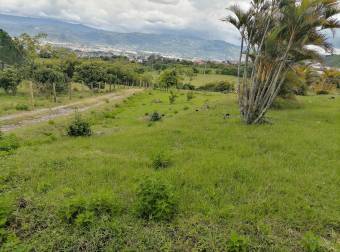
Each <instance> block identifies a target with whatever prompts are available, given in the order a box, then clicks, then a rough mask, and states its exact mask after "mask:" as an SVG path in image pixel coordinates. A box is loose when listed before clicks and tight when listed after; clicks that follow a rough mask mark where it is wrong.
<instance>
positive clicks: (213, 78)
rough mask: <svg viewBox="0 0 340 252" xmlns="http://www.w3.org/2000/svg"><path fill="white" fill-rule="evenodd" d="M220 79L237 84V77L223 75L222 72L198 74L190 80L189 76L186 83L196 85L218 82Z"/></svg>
mask: <svg viewBox="0 0 340 252" xmlns="http://www.w3.org/2000/svg"><path fill="white" fill-rule="evenodd" d="M218 81H230V82H233V83H235V84H236V82H237V77H235V76H231V75H221V74H206V75H204V74H197V76H195V77H194V78H193V80H190V79H189V78H185V80H184V82H185V83H191V84H192V85H194V86H196V87H200V86H204V85H206V84H209V83H213V82H218Z"/></svg>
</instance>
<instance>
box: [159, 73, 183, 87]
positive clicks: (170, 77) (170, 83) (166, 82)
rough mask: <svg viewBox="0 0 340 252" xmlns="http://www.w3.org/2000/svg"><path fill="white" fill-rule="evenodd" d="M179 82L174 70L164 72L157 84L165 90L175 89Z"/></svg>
mask: <svg viewBox="0 0 340 252" xmlns="http://www.w3.org/2000/svg"><path fill="white" fill-rule="evenodd" d="M179 82H180V77H179V75H178V73H177V71H176V70H175V69H172V70H165V71H163V72H162V73H161V75H160V77H159V84H160V86H161V87H163V88H165V89H169V88H171V87H177V85H178V84H179Z"/></svg>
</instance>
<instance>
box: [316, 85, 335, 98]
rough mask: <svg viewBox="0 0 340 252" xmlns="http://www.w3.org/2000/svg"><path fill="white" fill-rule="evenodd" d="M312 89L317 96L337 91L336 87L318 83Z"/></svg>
mask: <svg viewBox="0 0 340 252" xmlns="http://www.w3.org/2000/svg"><path fill="white" fill-rule="evenodd" d="M312 89H313V91H314V92H315V93H316V94H317V95H327V94H330V93H333V92H334V91H335V85H332V84H326V83H317V84H314V85H313V87H312Z"/></svg>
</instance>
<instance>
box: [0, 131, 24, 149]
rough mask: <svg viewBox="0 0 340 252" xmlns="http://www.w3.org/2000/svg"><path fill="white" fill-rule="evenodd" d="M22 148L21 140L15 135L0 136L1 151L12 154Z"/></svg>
mask: <svg viewBox="0 0 340 252" xmlns="http://www.w3.org/2000/svg"><path fill="white" fill-rule="evenodd" d="M19 147H20V143H19V139H18V138H17V137H16V135H14V134H10V135H7V136H6V135H3V134H0V151H5V152H10V151H13V150H16V149H18V148H19Z"/></svg>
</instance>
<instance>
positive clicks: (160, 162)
mask: <svg viewBox="0 0 340 252" xmlns="http://www.w3.org/2000/svg"><path fill="white" fill-rule="evenodd" d="M170 163H171V161H170V158H169V157H168V156H167V155H166V154H165V153H164V152H159V153H157V154H156V155H155V156H154V157H153V159H152V167H153V168H154V169H156V170H159V169H165V168H168V167H169V166H170Z"/></svg>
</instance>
